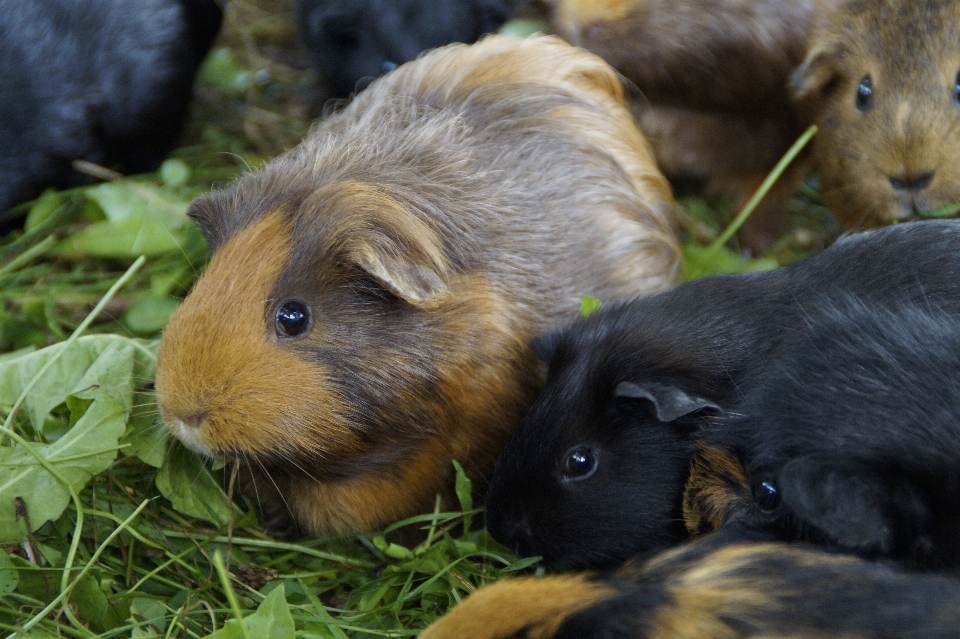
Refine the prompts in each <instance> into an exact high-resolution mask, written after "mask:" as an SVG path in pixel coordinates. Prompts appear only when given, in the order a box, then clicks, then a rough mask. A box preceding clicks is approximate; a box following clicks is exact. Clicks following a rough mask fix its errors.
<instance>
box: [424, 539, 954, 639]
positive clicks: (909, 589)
mask: <svg viewBox="0 0 960 639" xmlns="http://www.w3.org/2000/svg"><path fill="white" fill-rule="evenodd" d="M958 628H960V581H958V580H957V579H953V578H950V577H946V576H943V575H932V574H925V573H914V572H907V571H905V570H903V569H902V568H898V567H896V566H890V565H886V564H884V563H880V562H876V563H875V562H869V561H864V560H863V559H860V558H857V557H853V556H847V555H842V554H836V553H830V552H827V551H825V550H823V549H819V548H815V547H812V546H807V545H803V544H784V543H731V542H730V541H729V540H727V539H725V538H724V537H723V536H722V535H720V536H717V535H715V534H714V535H709V536H707V537H704V538H701V539H699V540H696V541H693V542H689V543H687V544H684V545H683V546H681V547H679V548H677V549H673V550H670V551H667V552H664V553H661V554H660V555H657V556H655V557H654V558H653V559H651V560H649V561H647V562H646V563H643V562H639V561H636V562H630V563H628V564H627V565H625V566H624V567H622V568H620V569H619V570H617V571H616V572H614V573H612V574H606V575H600V576H596V575H589V574H586V575H585V574H567V575H554V576H548V577H542V578H536V577H524V578H518V579H507V580H505V581H501V582H499V583H495V584H492V585H489V586H486V587H485V588H481V589H480V590H479V591H478V592H476V593H475V594H472V595H470V596H469V597H467V598H466V599H465V600H464V601H463V602H462V603H460V604H459V605H457V606H456V607H455V608H454V609H453V610H451V611H450V612H449V613H448V614H447V615H446V616H444V617H442V618H441V619H440V620H438V621H437V622H436V623H434V624H433V625H431V626H430V627H428V628H427V629H426V630H424V631H423V632H422V633H420V635H419V636H420V639H591V638H596V639H760V638H766V637H783V638H786V637H790V638H796V639H801V638H804V639H805V638H812V637H817V638H819V639H954V638H955V637H956V636H957V631H958Z"/></svg>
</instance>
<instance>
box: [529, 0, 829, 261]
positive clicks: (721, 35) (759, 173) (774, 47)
mask: <svg viewBox="0 0 960 639" xmlns="http://www.w3.org/2000/svg"><path fill="white" fill-rule="evenodd" d="M840 2H841V0H793V1H791V2H783V1H782V0H549V1H548V4H550V5H551V27H552V28H553V30H554V31H556V32H557V33H558V34H560V35H561V36H563V37H564V38H566V39H567V40H568V41H570V42H572V43H574V44H576V45H578V46H582V47H584V48H586V49H587V50H589V51H592V52H594V53H596V54H597V55H599V56H600V57H602V58H603V59H605V60H606V61H607V62H609V63H610V64H611V65H612V66H614V67H615V68H616V69H617V70H618V71H620V72H621V73H622V74H623V75H624V76H625V77H626V78H628V79H629V80H630V81H631V82H633V83H634V84H635V85H636V86H637V87H638V88H639V89H640V93H641V94H642V98H643V101H642V104H641V106H640V108H637V109H636V110H635V111H636V114H637V116H638V118H639V120H640V123H641V128H643V130H644V133H646V135H647V136H648V137H649V138H650V141H651V142H652V143H653V147H654V151H655V152H656V156H657V162H658V163H659V165H660V167H661V168H662V169H663V171H664V173H666V175H667V176H668V177H669V178H671V179H691V178H694V179H699V180H705V181H706V183H707V184H706V186H707V188H708V190H715V191H720V192H724V193H726V194H728V195H732V196H733V199H734V204H735V205H736V206H740V205H742V204H744V203H746V201H747V199H748V198H749V197H750V196H751V195H752V194H753V192H754V190H756V188H757V187H759V186H760V183H761V182H762V181H763V180H764V178H765V177H766V174H767V173H768V172H769V171H770V170H771V169H772V168H773V166H774V165H775V164H776V162H777V161H778V160H779V159H780V157H781V156H782V155H783V154H784V153H785V152H786V151H787V149H788V148H789V147H790V145H791V144H792V143H793V142H794V140H795V139H796V138H797V137H798V136H799V135H800V134H801V133H802V131H803V129H804V128H805V127H806V126H807V124H809V122H808V120H809V116H807V115H806V114H804V113H801V112H799V111H798V110H797V109H796V108H795V107H794V103H793V99H792V95H791V92H790V90H789V79H790V74H791V72H792V71H793V70H794V69H795V68H796V67H797V65H799V64H800V62H801V61H802V60H803V58H804V55H805V53H806V50H807V41H808V39H809V37H810V35H811V34H812V33H813V32H815V31H816V30H817V29H818V28H819V27H820V26H821V25H823V24H824V23H825V22H826V20H827V19H828V17H829V15H830V14H831V13H832V11H833V10H834V9H835V8H836V6H837V5H838V4H839V3H840ZM807 164H808V163H806V162H800V163H799V164H798V166H796V168H795V169H794V170H793V171H791V172H790V173H788V174H787V175H786V176H785V177H784V178H781V180H780V181H779V182H778V183H777V184H776V185H775V186H774V189H773V190H772V191H771V192H770V194H769V195H768V196H767V199H766V200H765V201H764V203H763V204H762V205H761V209H759V210H758V211H757V212H756V213H755V214H754V215H753V216H751V218H750V219H749V220H748V222H747V226H746V227H745V228H744V232H743V234H742V239H743V240H744V241H745V242H746V243H747V244H748V245H750V246H751V248H754V249H764V248H766V247H767V246H768V245H769V244H770V243H771V242H772V241H773V240H774V239H776V238H778V237H779V236H780V235H781V234H782V229H781V226H782V216H783V213H784V211H785V208H786V204H787V202H788V200H789V198H790V197H791V196H792V194H793V191H794V190H795V189H796V186H797V185H798V181H799V179H802V178H803V177H804V176H805V173H806V172H807V171H808V170H809V168H808V166H807Z"/></svg>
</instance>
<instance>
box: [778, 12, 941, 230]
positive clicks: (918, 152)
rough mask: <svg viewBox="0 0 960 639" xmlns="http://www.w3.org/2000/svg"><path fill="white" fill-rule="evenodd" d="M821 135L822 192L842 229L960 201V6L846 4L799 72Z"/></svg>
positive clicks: (804, 100)
mask: <svg viewBox="0 0 960 639" xmlns="http://www.w3.org/2000/svg"><path fill="white" fill-rule="evenodd" d="M793 84H794V89H795V93H796V97H797V98H798V99H799V101H800V104H801V107H802V108H805V109H808V110H809V112H810V115H811V116H812V117H813V118H814V119H815V121H816V122H817V125H818V127H819V129H820V132H819V134H818V136H817V139H816V140H815V145H816V146H815V148H816V150H815V154H816V158H817V163H818V164H819V175H820V181H821V185H822V189H823V196H824V199H825V200H826V203H827V205H828V206H829V207H830V208H831V209H832V210H833V212H834V214H835V215H836V216H837V218H838V221H839V222H840V223H841V225H842V226H844V227H845V228H848V229H850V228H863V227H872V226H879V225H882V224H887V223H890V222H896V221H902V220H905V219H909V218H914V217H923V216H930V215H942V214H949V212H950V211H952V212H956V211H955V210H953V208H954V205H956V204H957V203H958V202H960V153H958V149H960V5H958V4H957V3H956V2H941V1H939V0H896V1H891V0H856V1H854V2H848V3H846V4H845V5H843V7H842V8H841V9H840V10H838V12H837V13H836V14H835V15H834V16H833V17H832V19H831V21H830V23H829V25H828V26H826V27H825V28H824V29H823V30H822V31H820V32H819V33H818V34H816V35H815V36H814V37H813V39H812V42H811V46H810V49H809V52H808V55H807V58H806V60H805V61H804V63H803V64H802V65H801V66H800V68H799V69H797V71H796V72H795V74H794V77H793Z"/></svg>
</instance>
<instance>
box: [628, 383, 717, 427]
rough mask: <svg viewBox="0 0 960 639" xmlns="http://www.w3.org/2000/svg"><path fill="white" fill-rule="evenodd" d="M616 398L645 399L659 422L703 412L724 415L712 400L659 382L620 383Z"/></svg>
mask: <svg viewBox="0 0 960 639" xmlns="http://www.w3.org/2000/svg"><path fill="white" fill-rule="evenodd" d="M613 396H614V397H629V398H631V399H645V400H647V401H648V402H650V403H651V404H653V409H654V411H655V412H656V414H657V420H658V421H661V422H664V423H669V422H673V421H676V420H678V419H680V418H681V417H686V416H687V415H692V414H693V413H697V412H699V411H702V410H710V411H713V412H714V414H716V415H723V414H724V411H723V409H722V408H720V407H719V406H717V405H716V404H715V403H713V402H711V401H710V400H707V399H703V398H702V397H697V396H695V395H690V394H688V393H686V392H684V391H683V390H682V389H680V388H677V387H676V386H670V385H669V384H661V383H658V382H644V383H642V384H637V383H634V382H620V383H619V384H617V388H616V389H615V390H614V391H613Z"/></svg>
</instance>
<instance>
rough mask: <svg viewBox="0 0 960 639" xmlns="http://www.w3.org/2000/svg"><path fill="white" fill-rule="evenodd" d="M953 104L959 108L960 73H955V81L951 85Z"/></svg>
mask: <svg viewBox="0 0 960 639" xmlns="http://www.w3.org/2000/svg"><path fill="white" fill-rule="evenodd" d="M953 103H954V104H956V105H957V106H960V71H958V72H957V81H956V82H955V83H954V85H953Z"/></svg>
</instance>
